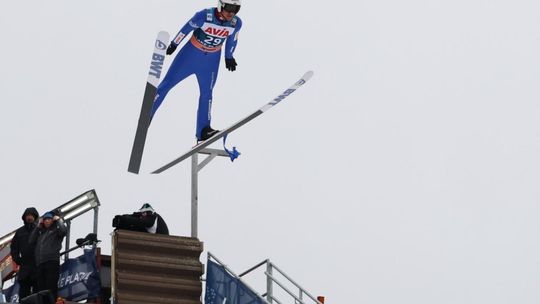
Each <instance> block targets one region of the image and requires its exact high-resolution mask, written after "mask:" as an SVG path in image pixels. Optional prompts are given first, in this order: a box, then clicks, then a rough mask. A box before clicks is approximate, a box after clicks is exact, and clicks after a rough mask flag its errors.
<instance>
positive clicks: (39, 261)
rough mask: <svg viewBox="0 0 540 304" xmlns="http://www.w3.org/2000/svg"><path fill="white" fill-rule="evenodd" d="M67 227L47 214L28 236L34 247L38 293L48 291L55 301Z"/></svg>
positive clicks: (51, 214) (59, 219)
mask: <svg viewBox="0 0 540 304" xmlns="http://www.w3.org/2000/svg"><path fill="white" fill-rule="evenodd" d="M66 233H67V226H66V224H65V223H64V221H63V220H62V218H60V217H59V216H57V215H54V214H53V213H52V212H47V213H45V214H44V215H43V218H42V219H41V221H40V223H39V225H38V226H37V227H36V228H35V229H34V231H32V234H31V235H30V243H31V244H34V246H35V256H36V265H37V286H38V291H42V290H50V291H51V293H52V294H53V296H54V298H55V299H56V297H57V295H58V278H59V277H60V250H61V249H62V241H63V239H64V237H65V236H66Z"/></svg>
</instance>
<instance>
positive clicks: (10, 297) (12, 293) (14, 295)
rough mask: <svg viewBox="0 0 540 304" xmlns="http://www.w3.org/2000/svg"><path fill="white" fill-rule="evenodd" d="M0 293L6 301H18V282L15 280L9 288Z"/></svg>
mask: <svg viewBox="0 0 540 304" xmlns="http://www.w3.org/2000/svg"><path fill="white" fill-rule="evenodd" d="M2 293H3V294H4V296H5V297H6V301H8V302H13V303H19V283H17V281H15V284H13V285H11V287H10V288H8V289H4V290H3V291H2Z"/></svg>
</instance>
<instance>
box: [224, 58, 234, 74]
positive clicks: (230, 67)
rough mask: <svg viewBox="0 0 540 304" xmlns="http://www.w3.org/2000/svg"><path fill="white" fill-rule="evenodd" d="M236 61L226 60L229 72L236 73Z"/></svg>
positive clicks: (232, 59)
mask: <svg viewBox="0 0 540 304" xmlns="http://www.w3.org/2000/svg"><path fill="white" fill-rule="evenodd" d="M236 66H237V64H236V60H234V58H225V67H227V70H229V71H231V72H234V71H236Z"/></svg>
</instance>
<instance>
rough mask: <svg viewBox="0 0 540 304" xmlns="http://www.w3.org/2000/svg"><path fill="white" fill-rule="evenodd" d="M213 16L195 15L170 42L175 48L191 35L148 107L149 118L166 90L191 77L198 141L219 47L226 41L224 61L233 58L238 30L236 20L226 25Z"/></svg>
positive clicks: (208, 13)
mask: <svg viewBox="0 0 540 304" xmlns="http://www.w3.org/2000/svg"><path fill="white" fill-rule="evenodd" d="M216 14H217V9H216V8H208V9H204V10H202V11H200V12H197V13H196V14H195V15H194V16H193V18H191V20H189V22H188V23H186V24H185V25H184V26H183V27H182V28H181V29H180V31H179V32H178V34H177V35H176V37H175V38H174V40H173V41H171V43H172V44H174V45H175V46H177V45H179V44H180V42H182V40H183V39H184V37H185V36H187V35H188V34H189V33H190V32H191V31H193V35H192V36H191V38H190V39H189V41H188V42H187V43H186V44H185V45H184V46H183V47H182V49H180V51H179V52H178V54H177V55H176V57H175V58H174V60H173V62H172V64H171V66H170V68H169V70H168V71H167V74H166V75H165V77H164V78H163V81H161V83H160V84H159V86H158V88H157V94H156V99H155V100H154V105H153V106H152V117H153V116H154V114H155V112H156V111H157V109H158V108H159V106H160V105H161V103H162V102H163V99H165V96H167V93H168V92H169V90H170V89H172V88H173V87H174V86H175V85H177V84H178V83H179V82H180V81H182V80H184V79H185V78H186V77H188V76H190V75H192V74H195V75H196V76H197V82H198V83H199V91H200V96H199V107H198V110H197V131H196V136H197V138H198V139H200V138H201V131H202V129H203V128H204V127H206V126H210V120H211V115H210V112H211V110H212V90H213V89H214V85H215V84H216V79H217V75H218V69H219V60H220V57H221V48H222V45H223V43H224V42H225V40H226V41H227V42H226V43H225V58H227V59H230V58H233V53H234V50H235V47H236V44H237V42H238V40H237V39H238V32H239V31H240V28H241V27H242V21H241V20H240V18H238V17H236V16H234V17H233V19H232V20H231V21H226V20H220V19H219V18H218V17H217V15H216Z"/></svg>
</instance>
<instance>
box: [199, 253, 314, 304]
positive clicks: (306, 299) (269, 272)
mask: <svg viewBox="0 0 540 304" xmlns="http://www.w3.org/2000/svg"><path fill="white" fill-rule="evenodd" d="M208 257H209V258H212V259H213V260H215V261H216V262H217V263H218V264H220V265H221V266H223V267H224V268H225V269H226V270H227V271H228V272H229V273H230V274H231V275H233V276H234V277H236V278H237V279H238V280H240V282H242V283H243V284H244V285H246V287H248V288H249V289H250V290H251V291H253V292H254V293H256V294H257V295H260V297H261V298H263V299H264V298H266V300H265V303H268V304H273V303H277V304H282V303H290V302H289V301H290V300H291V299H292V300H294V303H295V304H308V303H315V304H323V303H322V302H320V301H319V300H317V298H316V297H314V296H313V295H312V294H310V293H309V292H308V291H307V290H306V289H305V288H303V287H302V286H300V284H298V283H296V282H295V281H294V280H293V279H291V277H290V276H289V275H287V274H286V273H285V272H284V271H283V270H281V269H280V268H279V267H277V266H276V265H275V264H274V263H272V262H271V261H270V260H269V259H266V260H264V261H262V262H260V263H259V264H257V265H255V266H253V267H251V268H250V269H248V270H246V271H244V272H243V273H241V274H240V275H235V274H234V272H232V271H231V270H230V269H229V268H227V266H226V265H224V264H223V263H222V262H221V261H219V260H218V259H217V258H216V257H215V256H214V255H212V254H211V253H210V252H209V253H208ZM264 265H266V271H265V272H264V275H265V277H266V292H264V293H263V294H259V293H258V292H256V291H255V290H254V289H253V288H252V287H250V286H249V285H248V284H247V283H246V281H245V280H244V279H243V278H242V277H244V276H246V275H247V274H249V273H251V272H253V271H255V270H256V269H258V268H260V267H261V266H264ZM275 274H279V275H280V276H281V277H283V278H284V279H285V280H284V281H281V280H280V279H279V278H278V277H276V276H275ZM287 285H292V286H294V289H296V290H295V291H291V290H290V289H289V287H287ZM275 286H277V287H279V288H280V289H281V290H282V291H284V292H285V293H286V294H288V295H289V296H290V298H287V299H279V298H278V296H277V293H276V292H274V287H275ZM284 301H287V302H284Z"/></svg>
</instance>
